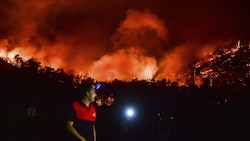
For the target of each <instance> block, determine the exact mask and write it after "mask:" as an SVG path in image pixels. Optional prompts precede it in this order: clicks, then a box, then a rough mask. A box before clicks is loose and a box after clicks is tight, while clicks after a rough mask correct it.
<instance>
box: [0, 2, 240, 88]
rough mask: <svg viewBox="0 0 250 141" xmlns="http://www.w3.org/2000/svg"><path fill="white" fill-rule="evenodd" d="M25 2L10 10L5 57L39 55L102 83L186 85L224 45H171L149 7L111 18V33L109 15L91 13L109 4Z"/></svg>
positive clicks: (1, 46)
mask: <svg viewBox="0 0 250 141" xmlns="http://www.w3.org/2000/svg"><path fill="white" fill-rule="evenodd" d="M75 2H78V1H77V0H76V1H75ZM79 2H80V1H79ZM21 3H22V1H18V2H16V3H15V4H13V5H11V8H10V9H9V10H6V9H5V11H4V15H5V20H6V22H8V23H9V24H5V25H1V27H0V28H1V29H6V31H5V32H4V33H3V34H4V35H3V36H0V57H2V58H4V59H5V60H7V61H8V62H9V63H12V64H13V63H15V56H16V55H19V56H20V57H21V58H22V59H23V60H24V61H25V60H28V59H30V58H35V59H37V60H38V61H39V62H41V65H42V66H50V67H53V68H55V69H56V68H63V70H64V71H65V72H67V73H73V74H81V75H84V76H89V77H93V78H95V79H97V80H100V81H110V80H113V79H119V80H124V81H128V80H132V79H134V78H137V79H145V80H148V79H168V80H171V81H177V82H179V84H180V85H184V83H186V82H185V81H186V79H188V78H190V77H191V75H192V73H193V72H192V67H190V66H191V65H192V63H193V62H194V61H196V60H198V59H201V58H203V57H205V56H207V55H209V54H210V53H211V52H213V51H214V50H215V49H216V48H218V46H221V44H224V43H211V44H207V43H202V44H201V43H193V42H184V43H180V44H178V45H171V44H170V43H169V40H170V39H171V38H169V32H168V28H167V25H168V23H167V22H166V21H165V20H163V19H162V18H161V16H159V15H157V14H155V13H153V12H151V11H150V10H141V11H140V10H138V9H129V8H128V10H127V12H126V15H124V18H123V19H119V21H113V22H112V23H117V22H119V23H120V24H119V25H116V26H113V30H112V31H109V30H107V29H105V28H104V27H105V24H107V23H105V22H103V21H105V20H106V19H105V17H103V18H98V19H93V18H91V17H88V16H87V14H86V11H91V12H92V13H93V14H97V15H98V14H100V12H103V11H105V8H107V7H101V8H100V9H97V11H96V13H95V10H96V8H95V7H88V6H87V5H88V2H86V1H84V2H81V3H80V4H79V3H78V4H76V3H73V2H72V3H67V2H66V1H55V2H52V1H48V0H45V1H40V0H39V1H34V2H30V3H27V4H24V5H23V6H18V5H21ZM72 7H74V8H72ZM3 8H4V7H3ZM108 8H112V6H111V5H109V6H108ZM81 9H85V10H86V11H84V10H83V12H82V11H81ZM80 11H81V12H80ZM16 13H18V14H16ZM15 14H16V15H15ZM105 14H108V13H105ZM6 17H7V18H6ZM78 17H81V18H82V19H81V18H78ZM94 17H95V16H94ZM99 20H101V21H99ZM100 22H102V23H103V27H102V26H100V25H99V23H100ZM97 23H98V26H97ZM109 23H111V22H109ZM7 29H10V30H7ZM106 33H107V34H106ZM5 34H6V35H5ZM107 35H108V36H107ZM107 41H110V42H107ZM218 44H220V45H218ZM229 51H230V50H229ZM233 51H234V52H235V51H236V50H233ZM210 59H211V58H210ZM212 59H213V58H212ZM210 61H211V60H210ZM195 79H197V80H200V79H199V78H198V77H197V78H195ZM197 83H200V82H197Z"/></svg>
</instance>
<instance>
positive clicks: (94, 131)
mask: <svg viewBox="0 0 250 141" xmlns="http://www.w3.org/2000/svg"><path fill="white" fill-rule="evenodd" d="M93 133H94V141H96V130H95V125H93Z"/></svg>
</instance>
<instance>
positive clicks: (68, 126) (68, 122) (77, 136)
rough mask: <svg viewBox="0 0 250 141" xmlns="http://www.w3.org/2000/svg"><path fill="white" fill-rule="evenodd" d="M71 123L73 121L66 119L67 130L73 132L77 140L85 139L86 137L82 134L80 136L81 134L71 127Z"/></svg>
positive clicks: (84, 140)
mask: <svg viewBox="0 0 250 141" xmlns="http://www.w3.org/2000/svg"><path fill="white" fill-rule="evenodd" d="M73 124H74V122H73V121H70V120H68V121H67V130H68V131H69V132H70V133H71V134H73V135H74V136H75V137H76V138H78V139H79V140H81V141H86V139H85V138H84V137H83V136H81V135H80V134H79V133H78V132H77V130H76V129H75V128H74V127H73Z"/></svg>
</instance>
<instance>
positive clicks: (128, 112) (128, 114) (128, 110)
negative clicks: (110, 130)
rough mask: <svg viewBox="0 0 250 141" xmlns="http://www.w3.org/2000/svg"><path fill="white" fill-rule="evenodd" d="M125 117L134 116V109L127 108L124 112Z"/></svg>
mask: <svg viewBox="0 0 250 141" xmlns="http://www.w3.org/2000/svg"><path fill="white" fill-rule="evenodd" d="M126 115H127V117H133V116H134V115H135V112H134V109H132V108H128V109H127V110H126Z"/></svg>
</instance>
